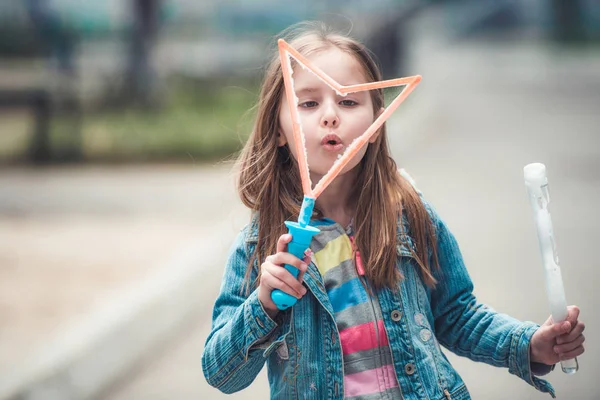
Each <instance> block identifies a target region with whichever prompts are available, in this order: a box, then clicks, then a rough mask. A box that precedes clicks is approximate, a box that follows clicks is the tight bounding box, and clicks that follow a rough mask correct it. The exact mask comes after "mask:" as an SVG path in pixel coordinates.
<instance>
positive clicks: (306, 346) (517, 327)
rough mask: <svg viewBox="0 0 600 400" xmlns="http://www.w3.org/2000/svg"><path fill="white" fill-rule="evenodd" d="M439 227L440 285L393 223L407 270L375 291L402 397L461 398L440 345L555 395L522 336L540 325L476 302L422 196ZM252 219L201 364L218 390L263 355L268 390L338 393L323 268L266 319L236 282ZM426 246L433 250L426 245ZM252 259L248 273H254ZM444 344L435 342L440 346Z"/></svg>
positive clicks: (295, 394)
mask: <svg viewBox="0 0 600 400" xmlns="http://www.w3.org/2000/svg"><path fill="white" fill-rule="evenodd" d="M426 206H427V209H428V211H429V213H430V216H431V218H432V219H433V223H434V226H435V227H436V234H437V246H438V247H437V252H438V259H439V264H440V269H439V270H434V273H433V275H434V277H435V278H436V279H437V281H438V284H437V286H436V288H435V289H430V288H429V287H427V286H426V285H425V284H424V283H423V281H422V279H421V277H420V274H419V272H418V266H417V264H416V261H415V259H414V258H413V257H412V255H411V254H412V253H411V251H410V250H409V248H410V247H412V248H413V249H414V245H413V241H412V239H411V237H410V236H409V235H407V234H405V233H406V232H410V227H409V226H408V223H407V221H406V219H402V221H401V224H400V223H399V224H398V225H399V229H398V234H397V250H398V262H397V267H398V268H399V269H400V271H401V273H402V275H403V276H404V279H403V280H402V281H401V283H400V284H399V285H398V287H397V288H395V289H394V290H392V289H383V290H381V291H380V292H379V293H378V299H379V303H380V306H381V311H382V313H383V318H384V326H385V329H386V332H387V336H388V338H389V344H390V347H391V351H392V359H393V364H394V368H395V371H396V376H397V378H398V383H399V385H400V389H401V391H402V395H403V398H404V399H406V400H412V399H432V400H433V399H435V400H438V399H440V400H442V399H444V400H449V399H454V400H460V399H470V395H469V392H468V390H467V388H466V386H465V384H464V382H463V381H462V379H461V378H460V376H459V375H458V373H457V372H456V371H455V369H454V368H453V367H452V365H451V364H450V362H449V361H448V359H447V358H446V356H445V355H444V353H443V352H442V350H441V346H443V347H445V348H446V349H448V350H450V351H452V352H454V353H456V354H458V355H461V356H465V357H468V358H470V359H471V360H474V361H481V362H485V363H487V364H491V365H494V366H498V367H504V368H508V371H509V372H510V373H511V374H514V375H517V376H518V377H520V378H521V379H523V380H524V381H525V382H527V383H529V384H530V385H532V386H534V387H535V388H536V389H538V390H540V391H542V392H548V393H550V394H551V395H552V397H554V389H553V388H552V386H551V385H550V384H549V383H548V382H546V381H544V380H542V379H539V378H537V377H536V376H534V375H533V373H532V368H531V364H530V360H529V343H530V340H531V337H532V335H533V333H534V332H535V331H536V329H537V328H539V326H538V325H536V324H534V323H531V322H520V321H518V320H516V319H514V318H512V317H510V316H508V315H505V314H500V313H497V312H496V311H494V310H493V309H491V308H490V307H488V306H486V305H483V304H480V303H478V302H477V300H476V298H475V296H474V295H473V293H472V290H473V284H472V282H471V279H470V277H469V274H468V272H467V269H466V268H465V265H464V262H463V258H462V256H461V253H460V250H459V247H458V244H457V242H456V240H455V238H454V236H453V235H452V233H451V232H450V231H449V230H448V228H447V227H446V225H445V223H444V222H443V221H442V220H441V219H440V218H439V216H438V215H437V213H436V212H435V211H434V210H433V209H432V208H431V207H430V206H429V205H428V204H426ZM257 237H258V227H257V226H256V224H255V223H251V224H249V225H248V226H246V227H245V228H243V229H242V231H241V232H240V234H239V235H238V236H237V239H236V241H235V243H234V245H233V246H232V248H231V251H230V255H229V260H228V262H227V266H226V269H225V273H224V276H223V281H222V284H221V291H220V294H219V296H218V298H217V300H216V303H215V307H214V311H213V319H212V330H211V332H210V334H209V336H208V338H207V340H206V345H205V349H204V353H203V355H202V367H203V371H204V375H205V377H206V380H207V381H208V383H209V384H210V385H212V386H214V387H216V388H218V389H219V390H221V391H222V392H224V393H233V392H237V391H239V390H242V389H244V388H246V387H247V386H249V385H250V384H251V383H252V381H253V380H254V379H255V377H256V375H257V374H258V373H259V372H260V370H261V369H262V367H263V365H264V363H265V361H266V362H267V368H268V377H269V384H270V388H271V398H272V399H342V398H343V397H344V388H343V377H344V372H343V361H342V349H341V345H340V339H339V332H338V330H337V327H336V322H335V320H334V317H333V315H334V314H333V310H332V307H331V303H330V302H329V298H328V296H327V293H326V292H325V288H324V286H323V281H322V279H321V275H320V273H319V272H318V270H317V269H316V267H315V265H314V264H313V263H311V264H310V265H309V267H308V271H307V273H306V274H305V276H304V285H305V286H306V287H307V288H308V292H307V294H306V295H305V296H304V297H303V298H302V299H301V300H299V301H298V302H297V303H296V305H295V306H294V307H292V308H291V309H288V310H286V311H284V312H280V313H279V314H278V315H277V317H276V318H275V320H273V319H271V318H270V317H269V316H268V315H267V313H266V312H265V310H264V308H263V307H262V305H261V303H260V302H259V300H258V297H257V296H258V290H254V291H253V292H251V293H250V295H249V296H246V295H245V293H246V292H245V291H244V290H243V289H242V287H243V285H244V276H245V272H246V266H247V264H248V260H249V257H250V255H251V254H252V252H253V251H254V249H255V247H256V244H257ZM430 253H431V252H430ZM257 273H258V262H256V263H255V264H254V266H253V272H252V276H251V279H252V281H253V280H254V279H255V278H256V277H257ZM440 345H441V346H440Z"/></svg>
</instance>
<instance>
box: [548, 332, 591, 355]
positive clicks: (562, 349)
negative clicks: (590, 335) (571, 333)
mask: <svg viewBox="0 0 600 400" xmlns="http://www.w3.org/2000/svg"><path fill="white" fill-rule="evenodd" d="M584 341H585V336H583V335H579V336H578V337H577V338H575V340H573V341H571V342H567V343H564V344H558V345H556V346H554V352H555V353H556V354H564V353H568V352H569V351H573V350H575V349H576V348H577V347H579V346H581V345H582V344H583V342H584Z"/></svg>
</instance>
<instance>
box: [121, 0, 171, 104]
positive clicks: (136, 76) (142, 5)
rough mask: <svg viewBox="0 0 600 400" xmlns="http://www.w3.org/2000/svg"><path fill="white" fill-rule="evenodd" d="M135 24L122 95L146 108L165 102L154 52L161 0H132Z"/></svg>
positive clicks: (132, 30) (130, 39)
mask: <svg viewBox="0 0 600 400" xmlns="http://www.w3.org/2000/svg"><path fill="white" fill-rule="evenodd" d="M131 6H132V7H133V13H132V15H133V26H132V29H131V32H130V37H129V54H128V56H129V62H128V67H127V70H126V77H125V80H124V85H123V93H122V95H123V99H125V100H126V101H128V102H129V103H130V104H133V105H137V106H141V107H143V108H154V107H156V106H158V105H159V104H160V103H161V102H162V96H161V93H160V92H159V88H160V86H159V82H158V76H157V73H156V68H155V66H154V63H153V56H154V53H155V50H156V45H157V39H158V34H159V30H160V6H161V0H132V1H131Z"/></svg>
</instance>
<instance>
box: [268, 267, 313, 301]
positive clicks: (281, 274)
mask: <svg viewBox="0 0 600 400" xmlns="http://www.w3.org/2000/svg"><path fill="white" fill-rule="evenodd" d="M267 270H268V271H269V274H270V275H272V276H273V277H274V278H275V279H277V280H280V281H282V282H284V283H285V284H286V285H287V286H289V287H290V288H291V289H292V290H293V291H294V292H295V293H289V294H291V295H292V296H296V297H302V296H304V295H305V294H306V288H305V287H304V286H302V284H301V283H300V282H299V281H298V279H296V278H294V275H292V274H291V273H290V272H289V271H288V270H287V269H285V268H282V267H280V266H278V265H272V264H270V265H268V266H267ZM302 270H303V271H306V266H304V267H301V271H302Z"/></svg>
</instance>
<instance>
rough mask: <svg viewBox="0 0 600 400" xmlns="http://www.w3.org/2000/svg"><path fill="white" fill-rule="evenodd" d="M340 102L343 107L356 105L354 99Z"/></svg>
mask: <svg viewBox="0 0 600 400" xmlns="http://www.w3.org/2000/svg"><path fill="white" fill-rule="evenodd" d="M340 104H341V105H343V106H345V107H354V106H357V105H358V103H357V102H356V101H354V100H349V99H346V100H342V101H340Z"/></svg>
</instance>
